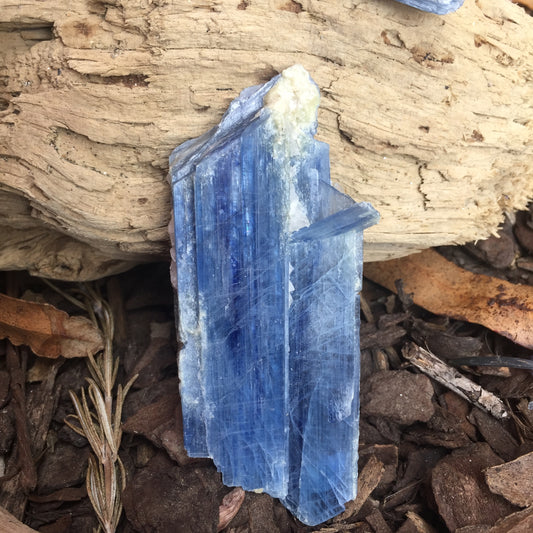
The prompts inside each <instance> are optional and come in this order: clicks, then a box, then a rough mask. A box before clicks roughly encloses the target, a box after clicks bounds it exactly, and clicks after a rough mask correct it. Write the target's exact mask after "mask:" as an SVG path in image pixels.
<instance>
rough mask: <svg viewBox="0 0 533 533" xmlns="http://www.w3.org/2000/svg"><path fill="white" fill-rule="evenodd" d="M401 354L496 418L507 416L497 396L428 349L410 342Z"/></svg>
mask: <svg viewBox="0 0 533 533" xmlns="http://www.w3.org/2000/svg"><path fill="white" fill-rule="evenodd" d="M402 354H403V356H404V357H405V358H406V359H407V360H408V361H409V362H410V363H411V364H413V365H415V366H416V367H417V368H419V369H420V370H421V371H422V372H424V373H425V374H427V375H428V376H430V377H432V378H433V379H434V380H436V381H438V382H439V383H441V384H442V385H444V386H445V387H448V388H449V389H450V390H452V391H454V392H455V393H456V394H458V395H459V396H461V397H462V398H464V399H465V400H468V401H469V402H470V403H473V404H474V405H477V406H478V407H481V409H485V410H486V411H488V412H489V413H490V414H491V415H493V416H495V417H496V418H508V417H509V413H508V412H507V409H506V408H505V405H504V404H503V402H502V401H501V400H500V399H499V398H498V397H497V396H495V395H494V394H492V393H491V392H489V391H486V390H485V389H483V387H480V386H479V385H477V384H476V383H474V382H473V381H471V380H470V379H468V378H467V377H465V376H463V375H462V374H461V373H460V372H459V371H457V370H456V369H455V368H452V367H450V366H448V365H447V364H446V363H444V362H443V361H441V360H440V359H439V358H438V357H436V356H435V355H433V354H432V353H431V352H429V351H428V350H424V348H421V347H420V346H417V345H416V344H414V343H410V344H408V345H406V346H405V347H404V349H403V350H402Z"/></svg>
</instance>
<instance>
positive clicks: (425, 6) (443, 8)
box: [398, 0, 464, 15]
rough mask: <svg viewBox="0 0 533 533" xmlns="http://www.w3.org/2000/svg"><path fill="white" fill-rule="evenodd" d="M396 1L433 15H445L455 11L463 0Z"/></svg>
mask: <svg viewBox="0 0 533 533" xmlns="http://www.w3.org/2000/svg"><path fill="white" fill-rule="evenodd" d="M398 2H401V3H402V4H407V5H408V6H411V7H415V8H416V9H420V10H421V11H427V12H428V13H434V14H435V15H446V14H448V13H452V12H453V11H457V10H458V9H459V8H460V7H461V6H462V5H463V2H464V0H398Z"/></svg>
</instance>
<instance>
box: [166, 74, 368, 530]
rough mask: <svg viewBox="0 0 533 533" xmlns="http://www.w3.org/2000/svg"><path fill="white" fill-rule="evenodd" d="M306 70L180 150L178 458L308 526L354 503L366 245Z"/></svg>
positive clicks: (360, 215) (176, 158) (364, 215)
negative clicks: (337, 181) (319, 127)
mask: <svg viewBox="0 0 533 533" xmlns="http://www.w3.org/2000/svg"><path fill="white" fill-rule="evenodd" d="M318 102H319V91H318V88H317V86H316V85H315V84H314V82H312V80H311V79H310V78H309V75H308V74H307V72H306V71H305V70H304V69H303V68H302V67H301V66H298V65H296V66H294V67H291V68H289V69H287V70H285V71H284V72H283V73H282V74H281V75H279V76H277V77H275V78H274V79H273V80H271V81H270V82H268V83H266V84H265V85H262V86H257V87H251V88H249V89H246V90H244V91H243V92H242V93H241V95H240V96H239V98H237V99H236V100H234V101H233V102H232V103H231V105H230V108H229V110H228V111H227V113H226V114H225V115H224V117H223V119H222V121H221V123H220V124H219V125H218V126H217V127H216V128H214V129H213V130H211V131H210V132H208V133H207V134H205V135H203V136H202V137H199V138H197V139H194V140H191V141H188V142H186V143H185V144H183V145H181V146H179V147H178V148H176V150H174V152H173V153H172V156H171V158H170V166H171V178H172V192H173V198H174V224H175V226H174V231H175V260H176V265H177V271H176V274H177V290H178V306H179V330H180V335H181V339H182V341H183V343H184V347H183V349H182V351H181V354H180V361H179V372H180V380H181V396H182V405H183V418H184V431H185V445H186V448H187V451H188V453H189V455H191V456H192V457H211V458H212V459H213V460H214V462H215V464H216V466H217V468H218V469H219V470H220V471H221V472H222V475H223V479H224V482H225V483H226V484H227V485H231V486H234V485H236V486H242V487H243V488H244V489H247V490H256V489H263V490H265V491H266V492H268V493H269V494H271V495H272V496H274V497H278V498H280V499H281V500H282V501H283V503H284V504H285V505H286V506H287V507H288V508H289V509H290V510H291V511H292V512H293V513H294V514H295V515H296V516H297V517H298V518H299V519H300V520H302V521H303V522H305V523H307V524H313V525H314V524H317V523H320V522H323V521H324V520H327V519H328V518H331V517H332V516H334V515H336V514H337V513H339V512H341V511H342V510H343V509H344V504H345V503H346V502H347V501H349V500H351V499H353V498H354V497H355V495H356V482H357V464H356V463H357V442H358V421H359V413H358V410H359V296H358V293H359V291H360V289H361V270H362V242H363V239H362V233H363V229H364V228H366V227H368V226H370V225H372V224H374V223H375V222H376V221H377V219H378V214H377V212H376V211H375V210H374V209H373V208H372V207H371V206H370V205H369V204H366V203H360V204H356V203H355V202H354V201H353V200H351V199H350V198H349V197H347V196H345V195H344V194H342V193H340V192H339V191H338V190H336V189H334V188H333V187H332V186H331V185H330V179H329V150H328V145H326V144H324V143H321V142H318V141H316V140H315V139H314V137H313V136H314V133H315V131H316V113H317V107H318Z"/></svg>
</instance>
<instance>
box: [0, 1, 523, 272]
mask: <svg viewBox="0 0 533 533" xmlns="http://www.w3.org/2000/svg"><path fill="white" fill-rule="evenodd" d="M0 50H2V54H1V55H0V110H1V111H0V213H1V220H0V231H1V233H2V239H1V241H0V268H3V269H21V268H27V269H29V270H30V271H31V272H34V273H39V274H41V275H44V276H49V277H54V278H61V279H89V278H96V277H101V276H104V275H106V274H109V273H111V272H116V271H119V270H123V269H125V268H127V267H128V266H130V265H132V264H134V263H136V262H140V261H146V260H150V259H154V258H156V259H157V258H161V257H166V255H167V253H168V246H169V240H168V236H167V223H168V220H169V212H170V194H169V187H168V185H167V182H166V174H167V170H168V169H167V159H168V156H169V154H170V152H171V150H172V149H173V148H174V147H175V146H176V145H178V144H180V143H181V142H183V141H185V140H187V139H189V138H191V137H194V136H197V135H199V134H202V133H204V132H205V131H206V130H208V129H209V128H210V127H212V126H213V125H214V124H216V123H217V121H218V120H219V119H220V117H221V116H222V114H223V112H224V110H225V109H226V107H227V105H228V104H229V102H230V101H231V100H232V99H233V98H234V97H235V96H237V94H238V93H239V92H240V91H241V90H242V89H243V88H244V87H247V86H249V85H253V84H257V83H262V82H264V81H266V80H268V79H269V78H271V77H272V76H273V75H275V74H276V73H278V72H280V71H281V70H283V69H284V68H286V67H288V66H290V65H291V64H294V63H301V64H302V65H304V66H305V67H306V68H307V69H308V70H309V72H310V73H311V74H312V76H313V78H314V79H315V80H316V82H317V83H318V84H319V86H320V88H321V91H322V96H323V98H322V104H321V109H320V113H319V130H318V137H319V138H320V139H321V140H324V141H326V142H328V143H329V144H330V145H331V159H332V179H333V181H334V182H336V183H338V184H339V185H340V186H341V188H342V189H343V190H344V191H345V192H346V193H348V194H350V195H351V196H353V198H354V199H356V200H367V201H371V202H372V203H373V204H374V206H375V207H376V208H378V210H379V211H380V212H381V214H382V221H381V223H380V224H379V225H378V226H377V227H375V228H373V229H371V230H370V231H368V232H367V234H366V240H367V248H366V259H368V260H379V259H385V258H389V257H395V256H400V255H405V254H407V253H410V252H413V251H416V250H419V249H422V248H425V247H428V246H431V245H439V244H446V243H453V242H465V241H468V240H471V239H475V238H480V237H484V236H487V233H490V232H493V231H495V229H496V228H497V225H498V223H499V222H500V221H501V219H502V213H503V212H504V211H510V210H513V209H516V208H521V207H524V205H525V204H526V202H527V199H528V198H531V197H533V176H532V174H533V157H532V152H533V142H532V141H533V123H532V121H531V118H532V109H533V19H532V18H531V17H530V16H529V15H528V14H527V13H526V12H525V11H524V9H523V8H521V7H519V6H517V5H514V4H512V3H511V2H510V1H509V0H466V2H465V5H464V6H463V7H462V8H461V9H459V11H458V12H456V13H453V14H450V15H446V16H436V15H431V14H427V13H422V12H419V11H416V10H414V9H412V8H409V7H407V6H404V5H402V4H399V3H396V2H394V1H393V0H344V1H341V0H298V1H295V0H70V1H69V2H64V1H62V0H47V1H46V2H41V1H37V0H25V1H20V0H0Z"/></svg>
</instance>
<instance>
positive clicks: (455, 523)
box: [431, 443, 513, 531]
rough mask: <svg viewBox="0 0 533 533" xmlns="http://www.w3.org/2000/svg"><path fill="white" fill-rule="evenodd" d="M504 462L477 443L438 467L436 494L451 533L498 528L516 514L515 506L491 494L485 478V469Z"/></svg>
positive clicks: (435, 479) (454, 453) (433, 482)
mask: <svg viewBox="0 0 533 533" xmlns="http://www.w3.org/2000/svg"><path fill="white" fill-rule="evenodd" d="M501 462H502V461H501V459H500V458H499V457H498V456H497V455H496V454H495V453H494V452H493V451H492V450H491V449H490V447H489V445H488V444H485V443H477V444H472V445H470V446H466V447H464V448H461V449H459V450H455V451H454V452H452V453H451V454H450V455H448V456H447V457H445V458H444V459H442V460H441V461H440V462H439V463H438V464H437V466H435V468H434V469H433V473H432V479H431V486H432V489H433V495H434V497H435V502H436V503H437V506H438V509H439V513H440V515H441V517H442V518H443V520H444V521H445V522H446V525H447V527H448V529H449V530H450V531H455V530H456V529H457V528H460V527H464V526H472V525H494V524H495V523H496V521H497V520H498V519H499V518H502V517H504V516H507V515H508V514H510V513H511V512H512V511H513V506H512V505H511V504H509V503H508V502H507V501H506V500H504V499H503V498H502V497H501V496H497V495H495V494H493V493H492V492H490V490H489V489H488V487H487V485H486V484H485V480H484V478H483V470H485V469H486V468H489V467H491V466H494V465H497V464H501ZM459 495H460V496H459Z"/></svg>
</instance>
